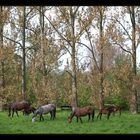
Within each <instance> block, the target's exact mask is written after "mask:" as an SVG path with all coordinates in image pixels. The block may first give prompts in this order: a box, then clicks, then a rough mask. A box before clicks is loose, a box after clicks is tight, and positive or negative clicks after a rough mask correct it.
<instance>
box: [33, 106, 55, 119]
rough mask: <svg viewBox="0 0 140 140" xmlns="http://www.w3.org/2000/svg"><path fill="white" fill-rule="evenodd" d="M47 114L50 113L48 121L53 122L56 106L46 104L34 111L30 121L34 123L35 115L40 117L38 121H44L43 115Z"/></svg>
mask: <svg viewBox="0 0 140 140" xmlns="http://www.w3.org/2000/svg"><path fill="white" fill-rule="evenodd" d="M48 113H50V115H51V118H50V119H53V120H54V119H55V118H56V106H55V105H54V104H47V105H44V106H41V107H39V108H38V109H37V110H35V111H34V115H33V117H32V121H33V120H34V121H35V118H36V116H37V115H40V121H44V117H43V114H48Z"/></svg>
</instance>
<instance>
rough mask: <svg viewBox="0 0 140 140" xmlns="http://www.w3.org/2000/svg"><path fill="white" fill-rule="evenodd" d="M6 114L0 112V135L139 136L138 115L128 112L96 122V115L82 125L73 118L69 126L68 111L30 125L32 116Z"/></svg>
mask: <svg viewBox="0 0 140 140" xmlns="http://www.w3.org/2000/svg"><path fill="white" fill-rule="evenodd" d="M7 114H8V112H0V134H140V114H137V115H131V114H129V112H122V115H121V117H119V115H118V114H116V115H115V116H112V115H111V116H110V119H109V120H107V119H106V115H103V116H102V120H97V119H96V117H97V114H96V116H95V120H94V122H88V121H87V120H88V117H87V116H86V117H82V120H83V124H81V123H80V121H79V122H78V123H77V122H76V118H73V121H72V123H71V124H69V123H68V122H67V117H68V116H69V114H70V111H57V114H56V115H57V116H56V119H55V120H50V114H47V115H44V119H45V120H44V122H39V117H37V119H36V122H34V123H32V115H30V116H23V115H22V113H19V115H20V116H19V117H17V116H16V114H15V115H14V117H13V118H9V117H8V115H7Z"/></svg>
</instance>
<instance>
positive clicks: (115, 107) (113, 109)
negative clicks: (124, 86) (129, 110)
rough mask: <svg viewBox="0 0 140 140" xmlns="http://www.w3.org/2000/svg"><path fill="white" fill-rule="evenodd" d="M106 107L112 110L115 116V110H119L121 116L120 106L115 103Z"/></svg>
mask: <svg viewBox="0 0 140 140" xmlns="http://www.w3.org/2000/svg"><path fill="white" fill-rule="evenodd" d="M108 109H110V110H111V111H112V112H113V115H114V116H115V113H116V112H119V116H121V110H122V108H121V106H116V105H111V106H109V107H108Z"/></svg>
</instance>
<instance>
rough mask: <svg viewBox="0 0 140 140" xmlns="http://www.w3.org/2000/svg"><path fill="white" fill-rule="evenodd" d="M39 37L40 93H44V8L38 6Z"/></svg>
mask: <svg viewBox="0 0 140 140" xmlns="http://www.w3.org/2000/svg"><path fill="white" fill-rule="evenodd" d="M40 27H41V28H40V35H41V58H42V60H41V63H42V68H41V70H42V93H43V94H44V93H45V58H44V48H45V46H44V45H45V42H44V41H45V38H44V6H40Z"/></svg>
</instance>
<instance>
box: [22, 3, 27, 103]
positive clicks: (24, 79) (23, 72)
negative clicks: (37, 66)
mask: <svg viewBox="0 0 140 140" xmlns="http://www.w3.org/2000/svg"><path fill="white" fill-rule="evenodd" d="M25 27H26V6H24V7H23V31H22V36H23V39H22V44H23V48H22V54H23V60H22V61H23V63H22V95H23V98H24V100H26V98H27V95H26V52H25Z"/></svg>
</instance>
